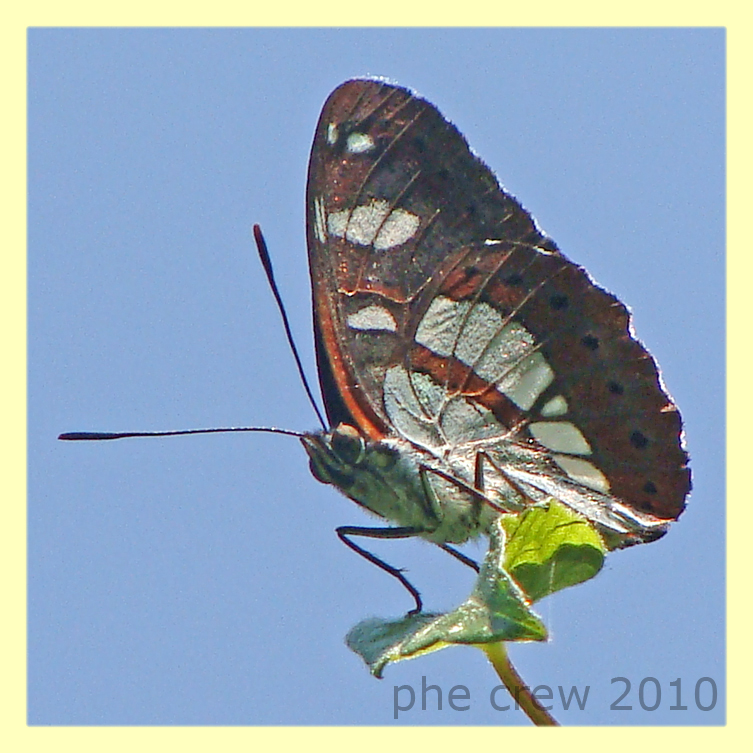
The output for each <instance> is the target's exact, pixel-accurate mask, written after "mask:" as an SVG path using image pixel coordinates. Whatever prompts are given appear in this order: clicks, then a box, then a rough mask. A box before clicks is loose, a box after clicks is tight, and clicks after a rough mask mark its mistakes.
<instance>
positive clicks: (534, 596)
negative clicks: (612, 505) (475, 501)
mask: <svg viewBox="0 0 753 753" xmlns="http://www.w3.org/2000/svg"><path fill="white" fill-rule="evenodd" d="M502 524H503V526H504V528H505V530H506V532H507V546H506V548H505V557H504V568H505V570H507V572H509V573H510V574H511V575H512V576H513V578H515V580H516V581H517V582H518V584H519V585H520V587H521V588H522V589H523V591H525V593H526V594H527V595H528V597H529V598H530V599H531V601H538V600H539V599H543V598H544V597H545V596H548V595H549V594H552V593H554V592H555V591H559V590H561V589H563V588H567V587H568V586H574V585H576V584H578V583H582V582H583V581H586V580H589V579H590V578H593V577H594V575H596V574H597V573H598V572H599V570H601V568H602V565H603V564H604V556H605V554H606V547H605V546H604V542H603V541H602V539H601V537H600V536H599V534H598V533H597V532H596V531H595V530H594V528H593V526H592V525H591V524H590V523H589V522H588V521H587V520H586V519H585V518H584V517H582V516H581V515H578V513H576V512H574V511H573V510H571V509H570V508H569V507H566V506H565V505H563V504H562V503H561V502H557V501H555V500H551V501H550V502H549V503H548V504H547V505H546V506H539V507H533V508H531V509H529V510H527V511H526V512H525V513H523V514H522V515H516V516H513V515H506V516H504V518H503V520H502Z"/></svg>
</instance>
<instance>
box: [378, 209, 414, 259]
mask: <svg viewBox="0 0 753 753" xmlns="http://www.w3.org/2000/svg"><path fill="white" fill-rule="evenodd" d="M419 224H420V220H419V219H418V217H417V216H416V215H415V214H411V213H410V212H406V211H405V210H404V209H395V210H394V211H392V212H390V216H389V217H388V218H387V219H386V220H385V222H384V225H382V227H381V228H380V229H379V233H378V234H377V237H376V238H375V239H374V248H376V249H378V250H379V251H384V250H385V249H388V248H394V247H395V246H400V245H402V244H403V243H405V241H407V240H408V239H409V238H412V237H413V235H414V234H415V232H416V230H418V226H419Z"/></svg>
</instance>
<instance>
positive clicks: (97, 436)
mask: <svg viewBox="0 0 753 753" xmlns="http://www.w3.org/2000/svg"><path fill="white" fill-rule="evenodd" d="M229 431H258V432H265V433H267V434H285V435H286V436H288V437H302V436H303V434H302V433H301V432H300V431H291V430H290V429H278V428H276V427H274V426H231V427H228V428H226V429H182V430H180V431H118V432H111V431H69V432H66V433H65V434H61V435H60V436H59V437H58V439H63V440H68V441H73V442H75V441H78V442H81V441H92V440H97V441H99V440H103V439H125V438H126V437H177V436H180V435H182V434H220V433H222V432H229Z"/></svg>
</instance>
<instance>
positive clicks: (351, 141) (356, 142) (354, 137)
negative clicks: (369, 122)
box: [345, 131, 374, 154]
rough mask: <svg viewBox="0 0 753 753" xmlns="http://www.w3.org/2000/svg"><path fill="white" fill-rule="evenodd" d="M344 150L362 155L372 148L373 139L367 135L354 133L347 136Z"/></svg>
mask: <svg viewBox="0 0 753 753" xmlns="http://www.w3.org/2000/svg"><path fill="white" fill-rule="evenodd" d="M345 148H346V149H347V150H348V151H349V152H350V153H351V154H362V153H363V152H368V151H369V150H370V149H373V148H374V139H372V138H371V136H369V134H368V133H358V132H357V131H354V132H353V133H351V134H349V135H348V140H347V141H346V143H345Z"/></svg>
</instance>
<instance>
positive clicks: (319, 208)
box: [314, 196, 327, 243]
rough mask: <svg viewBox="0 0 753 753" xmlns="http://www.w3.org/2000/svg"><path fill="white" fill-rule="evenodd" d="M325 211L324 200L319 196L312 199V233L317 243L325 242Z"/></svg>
mask: <svg viewBox="0 0 753 753" xmlns="http://www.w3.org/2000/svg"><path fill="white" fill-rule="evenodd" d="M326 218H327V213H326V212H325V211H324V202H323V201H322V198H321V196H317V197H316V198H315V199H314V234H315V235H316V238H317V240H318V241H319V243H325V242H326V240H327V234H326V232H325V230H324V228H325V227H326V226H327V219H326Z"/></svg>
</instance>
